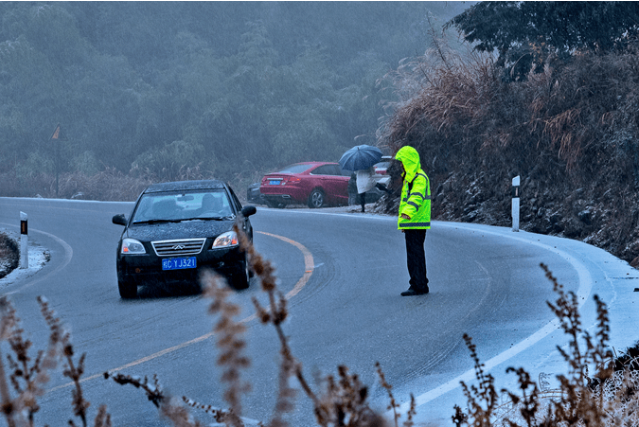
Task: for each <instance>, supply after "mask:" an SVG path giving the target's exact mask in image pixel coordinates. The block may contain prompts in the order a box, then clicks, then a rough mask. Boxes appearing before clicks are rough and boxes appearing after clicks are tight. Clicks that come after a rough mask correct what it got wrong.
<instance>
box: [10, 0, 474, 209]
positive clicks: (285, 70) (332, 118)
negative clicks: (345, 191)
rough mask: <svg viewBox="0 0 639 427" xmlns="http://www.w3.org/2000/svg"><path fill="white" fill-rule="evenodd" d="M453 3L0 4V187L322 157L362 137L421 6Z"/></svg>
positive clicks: (163, 175) (370, 138)
mask: <svg viewBox="0 0 639 427" xmlns="http://www.w3.org/2000/svg"><path fill="white" fill-rule="evenodd" d="M465 7H467V5H462V4H448V5H447V4H444V3H442V4H439V3H432V4H423V3H412V2H408V3H396V2H392V3H383V2H382V3H377V2H373V3H350V2H345V3H341V2H338V3H322V2H318V3H295V2H282V3H279V2H113V3H111V2H95V3H94V2H35V3H33V2H4V3H0V16H1V17H2V18H1V19H2V21H1V22H0V98H1V99H2V104H1V105H0V147H2V149H1V150H0V176H1V177H2V181H3V182H4V184H3V185H2V188H0V191H2V192H3V193H2V194H3V195H29V196H32V195H35V194H36V193H42V194H46V195H55V192H54V194H51V192H50V183H51V181H52V176H53V175H54V174H55V173H56V169H57V171H58V172H59V173H60V174H63V175H64V176H73V175H74V174H83V175H86V176H93V175H95V174H97V173H99V172H100V173H102V172H104V171H115V172H116V173H118V174H120V173H122V174H125V175H130V176H133V177H138V178H143V179H151V180H156V181H157V180H169V179H175V178H176V177H178V178H181V177H183V175H181V173H182V172H183V171H185V170H198V171H199V173H200V174H201V176H216V177H218V178H221V179H226V180H234V181H237V180H238V177H239V179H240V180H241V179H251V180H254V179H256V178H257V177H259V176H260V175H261V174H262V173H264V172H266V171H268V170H270V169H273V168H277V167H281V166H283V165H284V164H286V163H290V162H296V161H307V160H314V161H321V160H331V161H335V160H337V159H338V156H339V155H340V154H341V153H342V152H343V151H345V150H346V149H348V148H350V147H351V146H353V145H355V144H357V143H365V142H368V143H374V142H375V130H376V128H377V126H378V121H377V119H378V118H379V117H381V116H382V115H383V113H384V112H383V109H382V106H381V104H380V103H381V102H382V101H385V100H388V99H389V98H388V97H389V96H390V95H389V94H390V92H386V93H384V92H380V86H379V84H378V83H379V80H380V78H382V77H383V76H384V75H385V73H387V72H388V70H389V69H392V68H393V67H395V66H396V65H397V63H398V61H399V60H400V59H401V58H403V57H406V56H414V55H418V54H421V53H423V51H424V50H425V49H426V48H427V46H428V44H429V40H430V38H429V36H428V34H427V28H426V27H427V25H428V24H427V20H426V16H427V14H429V13H431V12H432V14H433V16H439V17H440V21H439V22H440V23H441V22H444V20H445V19H449V18H450V17H452V16H454V15H455V14H456V13H459V12H460V11H461V10H463V8H465ZM57 123H60V124H61V127H62V134H61V138H60V139H59V140H56V141H51V140H50V136H51V132H52V131H53V129H54V128H55V126H56V124H57ZM357 136H361V137H360V138H359V139H358V141H355V137H357ZM56 145H58V146H57V148H56ZM56 150H58V151H59V159H58V161H57V164H56V160H55V159H56ZM9 184H11V185H9ZM60 196H63V197H70V196H71V194H60Z"/></svg>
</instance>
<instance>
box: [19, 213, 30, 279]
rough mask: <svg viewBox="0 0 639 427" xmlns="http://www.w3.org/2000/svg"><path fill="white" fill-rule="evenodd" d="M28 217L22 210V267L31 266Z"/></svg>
mask: <svg viewBox="0 0 639 427" xmlns="http://www.w3.org/2000/svg"><path fill="white" fill-rule="evenodd" d="M27 220H28V217H27V214H26V213H24V212H20V268H29V242H28V238H29V236H28V234H29V225H28V221H27Z"/></svg>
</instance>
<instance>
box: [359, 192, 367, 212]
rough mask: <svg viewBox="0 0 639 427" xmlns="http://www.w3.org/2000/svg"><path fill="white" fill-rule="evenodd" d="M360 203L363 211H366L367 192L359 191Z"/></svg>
mask: <svg viewBox="0 0 639 427" xmlns="http://www.w3.org/2000/svg"><path fill="white" fill-rule="evenodd" d="M359 203H360V204H361V205H362V212H364V206H365V205H366V193H359Z"/></svg>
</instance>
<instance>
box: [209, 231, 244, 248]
mask: <svg viewBox="0 0 639 427" xmlns="http://www.w3.org/2000/svg"><path fill="white" fill-rule="evenodd" d="M238 243H239V242H238V240H237V233H236V232H235V231H227V232H226V233H222V234H220V235H219V236H217V239H215V241H214V242H213V248H221V247H226V246H237V245H238Z"/></svg>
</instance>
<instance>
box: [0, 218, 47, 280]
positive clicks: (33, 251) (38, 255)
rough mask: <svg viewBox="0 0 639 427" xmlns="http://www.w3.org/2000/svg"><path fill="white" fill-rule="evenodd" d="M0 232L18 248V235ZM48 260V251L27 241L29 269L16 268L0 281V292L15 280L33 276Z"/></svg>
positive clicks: (0, 229) (1, 230)
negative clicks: (16, 244)
mask: <svg viewBox="0 0 639 427" xmlns="http://www.w3.org/2000/svg"><path fill="white" fill-rule="evenodd" d="M0 232H2V233H4V234H6V235H7V236H8V237H9V238H10V239H12V240H14V241H15V242H16V243H18V247H19V246H20V234H18V233H16V232H13V231H10V230H7V229H3V228H0ZM50 258H51V255H50V254H49V250H48V249H46V248H45V247H43V246H40V245H38V244H35V243H34V242H32V241H29V268H20V267H18V268H16V269H15V270H13V271H12V272H11V273H9V274H7V275H6V276H5V277H3V278H2V279H0V290H1V289H3V288H5V287H7V286H9V285H10V284H11V283H14V282H15V281H17V280H20V279H24V278H27V277H30V276H33V275H34V274H35V273H37V272H38V271H39V270H40V269H41V268H42V267H44V266H45V265H46V263H47V262H48V261H49V259H50ZM0 268H4V266H0Z"/></svg>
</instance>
